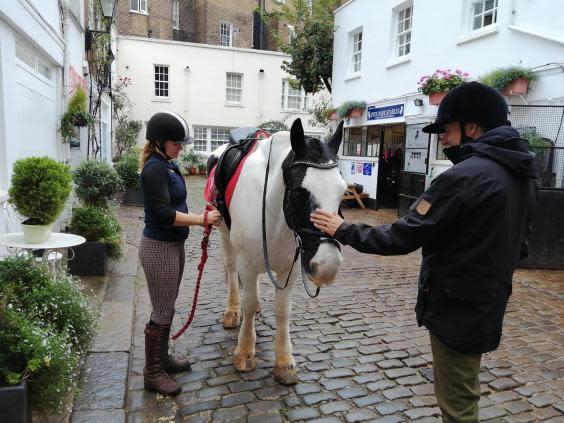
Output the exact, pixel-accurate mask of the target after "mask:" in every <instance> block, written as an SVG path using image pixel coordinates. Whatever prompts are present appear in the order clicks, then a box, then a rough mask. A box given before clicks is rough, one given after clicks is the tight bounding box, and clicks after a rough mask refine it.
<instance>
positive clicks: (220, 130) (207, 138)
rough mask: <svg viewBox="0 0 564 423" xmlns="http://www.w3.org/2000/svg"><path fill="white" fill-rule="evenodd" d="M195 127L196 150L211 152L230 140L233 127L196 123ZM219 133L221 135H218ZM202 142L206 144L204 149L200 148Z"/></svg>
mask: <svg viewBox="0 0 564 423" xmlns="http://www.w3.org/2000/svg"><path fill="white" fill-rule="evenodd" d="M193 129H194V139H195V140H196V142H195V143H194V151H197V152H198V153H204V154H211V153H212V152H213V151H214V150H215V149H216V148H218V147H219V146H221V145H223V144H227V143H228V142H229V134H230V133H231V130H232V129H233V128H228V127H219V126H216V127H214V126H197V125H194V126H193ZM218 135H221V137H218ZM198 141H199V142H198ZM202 144H204V145H205V149H204V150H202V149H201V148H200V146H201V145H202ZM196 147H199V148H196Z"/></svg>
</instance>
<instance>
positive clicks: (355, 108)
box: [337, 100, 366, 118]
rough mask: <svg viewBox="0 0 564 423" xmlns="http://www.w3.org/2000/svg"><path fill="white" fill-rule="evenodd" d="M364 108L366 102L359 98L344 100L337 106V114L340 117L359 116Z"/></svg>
mask: <svg viewBox="0 0 564 423" xmlns="http://www.w3.org/2000/svg"><path fill="white" fill-rule="evenodd" d="M364 109H366V102H365V101H359V100H350V101H345V102H344V103H343V104H341V105H340V106H339V107H338V108H337V115H339V117H340V118H347V117H350V118H359V117H361V116H362V112H363V111H364Z"/></svg>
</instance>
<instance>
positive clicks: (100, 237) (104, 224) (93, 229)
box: [69, 207, 123, 259]
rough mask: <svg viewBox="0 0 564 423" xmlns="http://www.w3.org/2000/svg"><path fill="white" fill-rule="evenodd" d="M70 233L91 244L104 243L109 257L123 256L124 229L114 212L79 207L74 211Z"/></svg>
mask: <svg viewBox="0 0 564 423" xmlns="http://www.w3.org/2000/svg"><path fill="white" fill-rule="evenodd" d="M69 231H70V232H71V233H73V234H76V235H80V236H83V237H84V238H86V240H87V241H90V242H104V243H105V244H106V248H107V252H108V256H109V257H111V258H114V259H119V258H120V257H122V256H123V242H122V231H123V229H122V227H121V225H120V224H119V222H118V220H117V217H116V216H115V214H114V213H113V212H112V210H110V209H107V208H99V207H77V208H75V209H73V211H72V219H71V223H70V225H69Z"/></svg>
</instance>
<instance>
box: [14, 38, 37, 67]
mask: <svg viewBox="0 0 564 423" xmlns="http://www.w3.org/2000/svg"><path fill="white" fill-rule="evenodd" d="M16 57H17V58H18V59H20V60H21V61H22V62H24V63H25V64H26V65H28V66H29V67H30V68H33V69H35V54H34V53H33V51H32V50H31V49H29V48H27V47H26V46H24V45H23V44H20V43H18V42H16Z"/></svg>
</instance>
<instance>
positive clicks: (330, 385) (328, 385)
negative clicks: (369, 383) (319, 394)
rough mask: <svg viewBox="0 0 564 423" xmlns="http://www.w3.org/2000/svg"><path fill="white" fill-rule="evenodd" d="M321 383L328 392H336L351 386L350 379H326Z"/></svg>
mask: <svg viewBox="0 0 564 423" xmlns="http://www.w3.org/2000/svg"><path fill="white" fill-rule="evenodd" d="M320 383H321V384H322V385H323V387H324V388H325V389H326V390H328V391H334V390H335V389H341V388H344V387H345V386H350V385H351V381H350V379H326V380H321V381H320Z"/></svg>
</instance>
